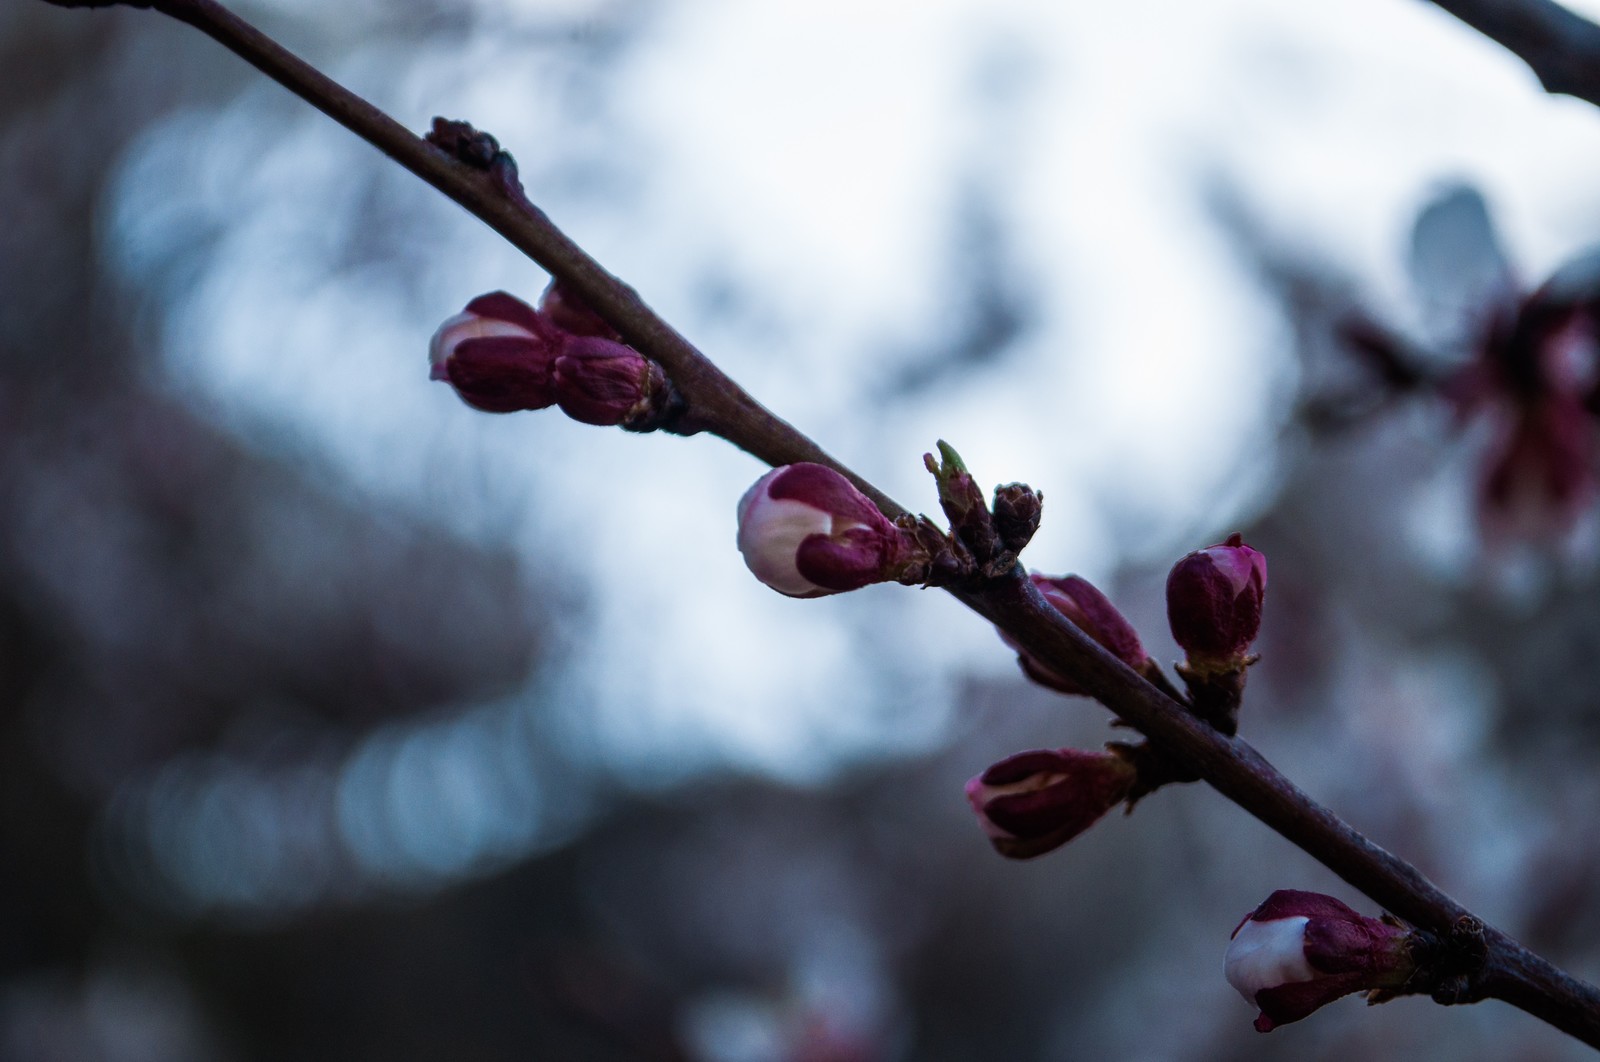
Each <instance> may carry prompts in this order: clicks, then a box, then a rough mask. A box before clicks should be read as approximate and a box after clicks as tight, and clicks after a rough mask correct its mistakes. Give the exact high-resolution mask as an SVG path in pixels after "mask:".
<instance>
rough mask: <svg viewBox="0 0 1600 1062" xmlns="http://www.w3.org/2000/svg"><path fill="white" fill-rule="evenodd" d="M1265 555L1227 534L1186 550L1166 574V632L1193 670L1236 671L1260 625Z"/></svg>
mask: <svg viewBox="0 0 1600 1062" xmlns="http://www.w3.org/2000/svg"><path fill="white" fill-rule="evenodd" d="M1266 593H1267V558H1266V557H1264V556H1262V555H1261V553H1259V552H1258V551H1256V550H1253V549H1251V548H1250V547H1249V546H1247V545H1245V544H1244V539H1242V538H1241V537H1240V536H1239V535H1237V534H1235V535H1229V536H1228V540H1227V541H1226V542H1224V543H1222V544H1221V545H1217V546H1211V547H1208V548H1206V549H1202V550H1197V551H1195V552H1194V553H1191V554H1189V555H1188V556H1187V557H1184V558H1183V559H1182V560H1180V561H1178V563H1177V564H1175V565H1173V566H1172V573H1171V574H1170V575H1168V576H1167V621H1168V622H1169V623H1170V624H1171V625H1172V637H1173V638H1174V639H1176V640H1177V643H1178V644H1179V645H1181V646H1183V649H1184V651H1185V652H1186V653H1188V654H1189V666H1190V667H1191V668H1193V669H1196V670H1199V671H1230V670H1238V669H1240V668H1242V667H1243V666H1244V664H1245V656H1246V651H1247V650H1248V649H1249V648H1250V643H1251V642H1253V641H1255V640H1256V632H1257V631H1259V630H1260V629H1261V602H1262V599H1263V598H1264V597H1265V596H1266Z"/></svg>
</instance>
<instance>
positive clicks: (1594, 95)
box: [1433, 0, 1600, 107]
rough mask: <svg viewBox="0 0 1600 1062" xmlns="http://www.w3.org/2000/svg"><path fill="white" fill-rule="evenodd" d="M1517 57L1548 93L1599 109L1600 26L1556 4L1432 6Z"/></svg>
mask: <svg viewBox="0 0 1600 1062" xmlns="http://www.w3.org/2000/svg"><path fill="white" fill-rule="evenodd" d="M1433 3H1435V4H1436V5H1438V6H1439V7H1442V8H1444V9H1445V10H1446V11H1448V12H1450V14H1452V15H1454V16H1455V17H1456V18H1458V19H1460V20H1461V21H1462V22H1465V23H1466V24H1467V25H1469V26H1471V27H1472V28H1473V29H1475V30H1477V31H1478V32H1479V33H1481V34H1483V35H1484V36H1485V37H1488V38H1489V39H1490V40H1492V41H1494V42H1496V43H1497V44H1499V45H1501V46H1502V47H1504V48H1505V49H1506V50H1507V51H1509V52H1511V53H1513V54H1514V55H1516V56H1517V57H1518V58H1519V59H1521V60H1522V61H1523V62H1525V63H1527V64H1528V66H1529V67H1530V68H1531V69H1532V70H1533V72H1534V74H1535V75H1537V76H1538V78H1539V83H1540V84H1541V85H1543V86H1544V87H1545V90H1546V91H1547V92H1553V93H1562V94H1565V95H1568V96H1576V97H1578V98H1579V99H1582V100H1588V101H1589V102H1590V103H1592V104H1594V105H1595V106H1597V107H1600V26H1597V25H1595V24H1594V23H1593V22H1590V21H1589V20H1588V19H1585V18H1583V17H1581V16H1579V15H1577V14H1575V13H1573V12H1572V11H1569V10H1568V9H1567V8H1565V7H1562V6H1561V5H1560V4H1558V3H1556V2H1555V0H1433Z"/></svg>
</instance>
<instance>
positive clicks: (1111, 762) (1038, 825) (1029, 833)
mask: <svg viewBox="0 0 1600 1062" xmlns="http://www.w3.org/2000/svg"><path fill="white" fill-rule="evenodd" d="M1138 779H1139V773H1138V770H1137V769H1136V768H1135V767H1134V765H1133V764H1132V763H1131V762H1130V761H1129V760H1128V759H1127V758H1126V757H1124V756H1122V755H1120V754H1118V753H1117V752H1115V751H1104V752H1091V751H1087V750H1084V749H1035V750H1033V751H1030V752H1019V753H1017V754H1016V755H1015V756H1008V757H1006V758H1005V759H1003V760H1001V761H1000V762H999V763H996V764H995V765H994V766H992V767H990V768H989V769H988V770H986V771H984V772H983V773H982V774H980V775H978V776H977V777H976V778H974V779H972V780H971V781H970V782H968V783H967V800H968V801H969V802H971V804H972V810H973V811H975V812H976V813H977V815H978V825H980V826H981V827H983V832H984V833H985V834H987V835H988V837H989V843H990V844H992V845H994V848H995V851H997V852H999V853H1000V854H1001V855H1003V856H1007V857H1009V858H1011V859H1031V858H1032V857H1034V856H1037V855H1043V854H1044V853H1046V852H1049V851H1051V850H1053V849H1056V848H1059V847H1061V846H1062V845H1064V844H1066V843H1067V842H1068V841H1070V840H1072V839H1073V838H1074V837H1076V836H1078V834H1080V833H1082V832H1083V831H1084V830H1087V829H1088V828H1089V827H1090V826H1093V825H1094V824H1095V822H1097V821H1098V820H1099V819H1100V817H1101V816H1102V815H1104V814H1105V813H1106V812H1108V811H1110V810H1111V809H1112V808H1114V807H1116V806H1117V805H1118V804H1120V803H1122V802H1123V801H1124V800H1126V799H1127V798H1128V795H1129V794H1130V793H1131V792H1132V791H1133V787H1134V784H1135V783H1136V782H1137V781H1138Z"/></svg>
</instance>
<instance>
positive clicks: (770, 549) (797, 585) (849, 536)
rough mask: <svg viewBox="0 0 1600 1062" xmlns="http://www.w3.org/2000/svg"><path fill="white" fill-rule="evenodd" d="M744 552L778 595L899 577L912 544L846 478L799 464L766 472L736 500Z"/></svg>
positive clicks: (815, 592)
mask: <svg viewBox="0 0 1600 1062" xmlns="http://www.w3.org/2000/svg"><path fill="white" fill-rule="evenodd" d="M739 552H740V553H742V554H744V562H745V564H746V565H747V566H748V567H749V568H750V570H751V571H752V572H754V573H755V576H756V578H757V579H760V580H761V581H762V582H764V583H766V584H767V585H768V586H770V587H772V588H773V589H774V590H776V591H778V593H780V594H787V595H789V596H790V597H821V596H823V595H824V594H838V593H842V592H844V591H846V590H855V589H858V588H860V587H863V586H866V585H867V584H868V583H879V582H883V581H884V580H886V579H892V578H894V577H895V575H896V574H897V572H898V571H899V569H900V568H901V567H902V566H903V565H904V564H905V563H906V561H907V560H908V559H909V556H908V554H909V552H910V544H909V543H908V542H907V541H906V539H905V536H904V535H903V534H902V533H901V531H900V529H899V528H897V527H895V525H894V524H893V523H892V522H891V521H890V520H889V518H888V517H886V516H884V515H883V513H881V512H879V511H878V507H877V506H876V505H873V504H872V502H871V501H869V500H868V499H867V497H866V495H864V494H862V493H861V492H860V491H858V490H856V488H855V487H854V486H852V485H851V483H850V481H849V480H848V479H845V478H844V477H843V476H841V475H840V474H839V473H837V472H835V471H834V470H833V469H831V468H828V467H827V466H825V465H818V464H812V463H811V462H801V463H800V464H795V465H784V466H783V467H782V468H775V469H773V470H772V471H771V472H768V473H767V474H766V475H764V476H762V477H761V478H760V479H758V480H756V482H755V485H754V486H752V487H751V488H750V489H749V490H748V491H746V492H745V495H744V497H743V498H741V499H740V500H739Z"/></svg>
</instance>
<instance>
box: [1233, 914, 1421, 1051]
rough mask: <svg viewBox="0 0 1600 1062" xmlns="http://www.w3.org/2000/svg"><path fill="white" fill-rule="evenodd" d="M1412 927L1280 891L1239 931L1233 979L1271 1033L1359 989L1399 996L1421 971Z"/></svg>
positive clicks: (1378, 997)
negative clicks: (1368, 916) (1258, 1009)
mask: <svg viewBox="0 0 1600 1062" xmlns="http://www.w3.org/2000/svg"><path fill="white" fill-rule="evenodd" d="M1417 953H1418V946H1417V942H1416V940H1415V934H1413V932H1412V931H1410V930H1408V929H1406V928H1404V927H1403V926H1400V925H1398V924H1395V923H1393V922H1389V921H1384V920H1382V919H1377V918H1367V917H1365V916H1363V915H1360V914H1357V913H1356V912H1355V911H1353V910H1351V909H1350V908H1349V907H1347V906H1345V905H1344V904H1342V903H1340V902H1339V901H1338V900H1336V899H1334V898H1333V897H1332V896H1324V895H1322V894H1321V893H1316V892H1297V891H1295V890H1293V889H1280V890H1279V891H1278V892H1275V893H1273V894H1272V895H1271V896H1268V897H1267V900H1266V902H1265V903H1263V904H1262V905H1261V906H1260V907H1257V908H1256V909H1255V910H1254V911H1252V912H1250V913H1249V914H1248V915H1246V916H1245V918H1244V921H1242V922H1240V923H1239V925H1238V928H1236V929H1235V930H1234V931H1233V939H1232V941H1231V942H1230V943H1229V944H1228V954H1227V958H1226V959H1225V960H1224V963H1223V968H1224V972H1225V973H1226V975H1227V978H1228V983H1229V984H1230V985H1232V986H1233V987H1234V988H1235V989H1237V990H1238V992H1239V994H1240V995H1242V996H1244V998H1245V1000H1246V1001H1247V1002H1249V1003H1251V1004H1253V1005H1254V1006H1257V1007H1259V1008H1261V1014H1260V1015H1259V1016H1258V1017H1257V1018H1256V1022H1255V1025H1256V1029H1257V1030H1258V1031H1260V1032H1271V1031H1272V1030H1273V1029H1275V1028H1277V1027H1278V1026H1280V1025H1287V1024H1288V1023H1289V1022H1292V1021H1299V1020H1300V1019H1301V1018H1304V1017H1306V1016H1307V1015H1308V1014H1310V1013H1311V1012H1312V1011H1314V1010H1316V1009H1317V1008H1318V1007H1321V1006H1323V1005H1325V1004H1328V1003H1332V1002H1333V1001H1334V1000H1336V999H1338V998H1340V997H1341V996H1347V995H1349V994H1350V993H1351V992H1367V993H1368V994H1369V1000H1370V1001H1371V1002H1374V1003H1376V1002H1382V1001H1383V1000H1384V999H1388V998H1390V997H1392V996H1393V995H1395V994H1396V993H1397V992H1398V990H1400V989H1401V988H1402V987H1404V986H1405V985H1406V983H1407V982H1408V981H1409V980H1411V978H1412V975H1413V974H1414V973H1416V972H1417V958H1416V956H1417Z"/></svg>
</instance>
